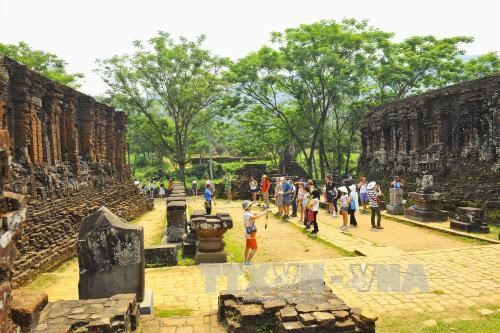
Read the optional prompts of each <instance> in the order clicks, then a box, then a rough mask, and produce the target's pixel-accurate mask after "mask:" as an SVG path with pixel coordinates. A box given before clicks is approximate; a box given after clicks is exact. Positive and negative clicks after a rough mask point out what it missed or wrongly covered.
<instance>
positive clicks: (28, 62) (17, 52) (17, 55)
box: [0, 42, 83, 89]
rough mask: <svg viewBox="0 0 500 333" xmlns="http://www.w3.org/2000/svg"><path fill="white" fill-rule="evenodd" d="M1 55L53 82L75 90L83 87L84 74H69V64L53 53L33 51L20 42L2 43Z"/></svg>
mask: <svg viewBox="0 0 500 333" xmlns="http://www.w3.org/2000/svg"><path fill="white" fill-rule="evenodd" d="M0 53H1V54H3V55H5V56H6V57H9V58H11V59H13V60H15V61H18V62H20V63H21V64H23V65H25V66H26V67H28V68H30V69H32V70H34V71H35V72H38V73H40V74H41V75H43V76H46V77H48V78H49V79H51V80H54V81H56V82H59V83H62V84H64V85H66V86H69V87H71V88H75V89H77V88H79V87H80V86H81V84H80V79H82V78H83V74H82V73H68V72H67V71H66V66H67V65H68V63H67V62H65V61H64V60H62V59H61V58H59V57H58V56H57V55H55V54H53V53H49V52H45V51H41V50H33V49H32V48H30V47H29V45H28V44H27V43H25V42H19V43H18V44H17V45H16V44H2V43H0Z"/></svg>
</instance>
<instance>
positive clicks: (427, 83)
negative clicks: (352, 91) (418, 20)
mask: <svg viewBox="0 0 500 333" xmlns="http://www.w3.org/2000/svg"><path fill="white" fill-rule="evenodd" d="M472 41H473V39H472V37H466V36H458V37H450V38H443V39H439V38H436V37H434V36H414V37H410V38H408V39H406V40H404V41H402V42H401V43H389V44H387V45H386V47H385V49H384V57H383V58H382V59H381V61H380V63H379V64H377V66H376V68H374V71H373V80H374V82H375V84H374V86H375V90H376V99H377V101H378V104H383V103H387V102H390V101H394V100H399V99H402V98H404V97H407V96H409V95H412V94H416V93H420V92H423V91H425V90H429V89H434V88H439V87H443V86H446V85H448V84H450V83H454V82H458V81H462V80H464V79H465V78H464V77H463V75H462V74H461V73H462V71H463V61H462V60H461V58H460V56H461V55H463V54H464V50H462V49H461V48H460V44H462V43H471V42H472Z"/></svg>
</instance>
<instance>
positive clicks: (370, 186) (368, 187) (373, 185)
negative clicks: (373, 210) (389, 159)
mask: <svg viewBox="0 0 500 333" xmlns="http://www.w3.org/2000/svg"><path fill="white" fill-rule="evenodd" d="M375 185H377V183H376V182H369V183H368V185H366V188H367V189H369V190H371V189H372V188H374V187H375Z"/></svg>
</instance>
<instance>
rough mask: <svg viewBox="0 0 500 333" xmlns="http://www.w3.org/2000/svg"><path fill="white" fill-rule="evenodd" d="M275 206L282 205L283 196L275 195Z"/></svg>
mask: <svg viewBox="0 0 500 333" xmlns="http://www.w3.org/2000/svg"><path fill="white" fill-rule="evenodd" d="M276 206H278V207H279V206H283V197H282V196H281V195H280V196H279V197H276Z"/></svg>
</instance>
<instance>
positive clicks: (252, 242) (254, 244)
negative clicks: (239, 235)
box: [247, 233, 257, 250]
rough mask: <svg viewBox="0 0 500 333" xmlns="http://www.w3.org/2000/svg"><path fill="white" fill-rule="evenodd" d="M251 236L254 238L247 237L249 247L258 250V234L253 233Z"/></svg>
mask: <svg viewBox="0 0 500 333" xmlns="http://www.w3.org/2000/svg"><path fill="white" fill-rule="evenodd" d="M250 237H252V238H247V248H249V249H252V250H257V238H256V234H255V233H253V234H252V235H251V236H250Z"/></svg>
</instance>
